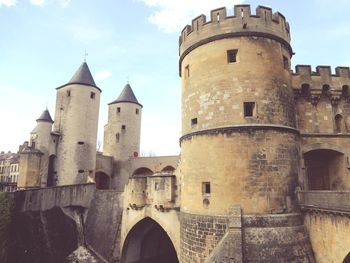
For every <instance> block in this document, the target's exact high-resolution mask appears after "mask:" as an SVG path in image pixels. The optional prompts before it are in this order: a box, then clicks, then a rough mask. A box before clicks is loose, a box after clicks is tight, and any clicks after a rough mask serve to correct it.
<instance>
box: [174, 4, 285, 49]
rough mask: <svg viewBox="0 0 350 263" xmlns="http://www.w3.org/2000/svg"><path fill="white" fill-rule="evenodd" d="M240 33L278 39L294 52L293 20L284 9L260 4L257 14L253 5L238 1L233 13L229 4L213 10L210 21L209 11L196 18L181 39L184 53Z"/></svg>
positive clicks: (183, 31)
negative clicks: (281, 10) (251, 6)
mask: <svg viewBox="0 0 350 263" xmlns="http://www.w3.org/2000/svg"><path fill="white" fill-rule="evenodd" d="M240 36H258V37H259V36H262V37H267V38H271V39H275V40H277V41H280V42H282V44H284V45H285V46H286V47H287V48H288V49H289V51H290V53H291V54H292V49H291V47H290V45H289V42H290V32H289V24H288V22H287V21H286V19H285V17H284V16H283V15H282V14H281V13H279V12H276V13H273V12H272V9H271V8H269V7H264V6H258V7H257V8H256V14H252V13H251V9H250V5H236V6H234V15H233V16H227V12H226V8H225V7H222V8H218V9H214V10H212V11H211V12H210V21H207V20H206V16H205V15H200V16H198V17H196V18H194V19H193V20H192V23H191V25H187V26H185V27H184V29H183V30H182V32H181V36H180V39H179V46H180V55H181V56H182V55H186V53H187V52H188V50H189V49H193V48H195V47H196V46H199V45H201V44H204V43H207V42H210V41H214V40H218V39H221V38H228V37H240Z"/></svg>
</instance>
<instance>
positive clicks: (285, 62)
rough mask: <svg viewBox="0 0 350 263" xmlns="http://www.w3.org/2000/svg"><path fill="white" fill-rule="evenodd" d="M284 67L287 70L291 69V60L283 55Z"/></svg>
mask: <svg viewBox="0 0 350 263" xmlns="http://www.w3.org/2000/svg"><path fill="white" fill-rule="evenodd" d="M283 67H284V69H285V70H289V61H288V58H287V57H285V56H283Z"/></svg>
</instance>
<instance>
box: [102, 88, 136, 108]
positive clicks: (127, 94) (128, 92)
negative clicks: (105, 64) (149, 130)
mask: <svg viewBox="0 0 350 263" xmlns="http://www.w3.org/2000/svg"><path fill="white" fill-rule="evenodd" d="M119 102H128V103H135V104H138V105H140V106H141V107H142V105H141V104H140V103H139V102H138V101H137V99H136V96H135V94H134V92H133V91H132V88H131V86H130V84H129V83H128V84H126V85H125V87H124V89H123V90H122V92H121V93H120V95H119V97H118V98H117V99H116V100H115V101H112V102H111V103H109V104H108V105H111V104H115V103H119Z"/></svg>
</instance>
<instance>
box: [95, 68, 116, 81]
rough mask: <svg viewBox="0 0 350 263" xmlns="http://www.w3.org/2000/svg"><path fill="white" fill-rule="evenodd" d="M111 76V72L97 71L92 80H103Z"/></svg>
mask: <svg viewBox="0 0 350 263" xmlns="http://www.w3.org/2000/svg"><path fill="white" fill-rule="evenodd" d="M110 76H112V72H111V71H109V70H99V71H97V72H96V74H95V77H94V79H95V80H105V79H107V78H109V77H110Z"/></svg>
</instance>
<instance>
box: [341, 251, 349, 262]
mask: <svg viewBox="0 0 350 263" xmlns="http://www.w3.org/2000/svg"><path fill="white" fill-rule="evenodd" d="M343 263H350V252H349V254H348V255H347V256H346V257H345V258H344V260H343Z"/></svg>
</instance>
